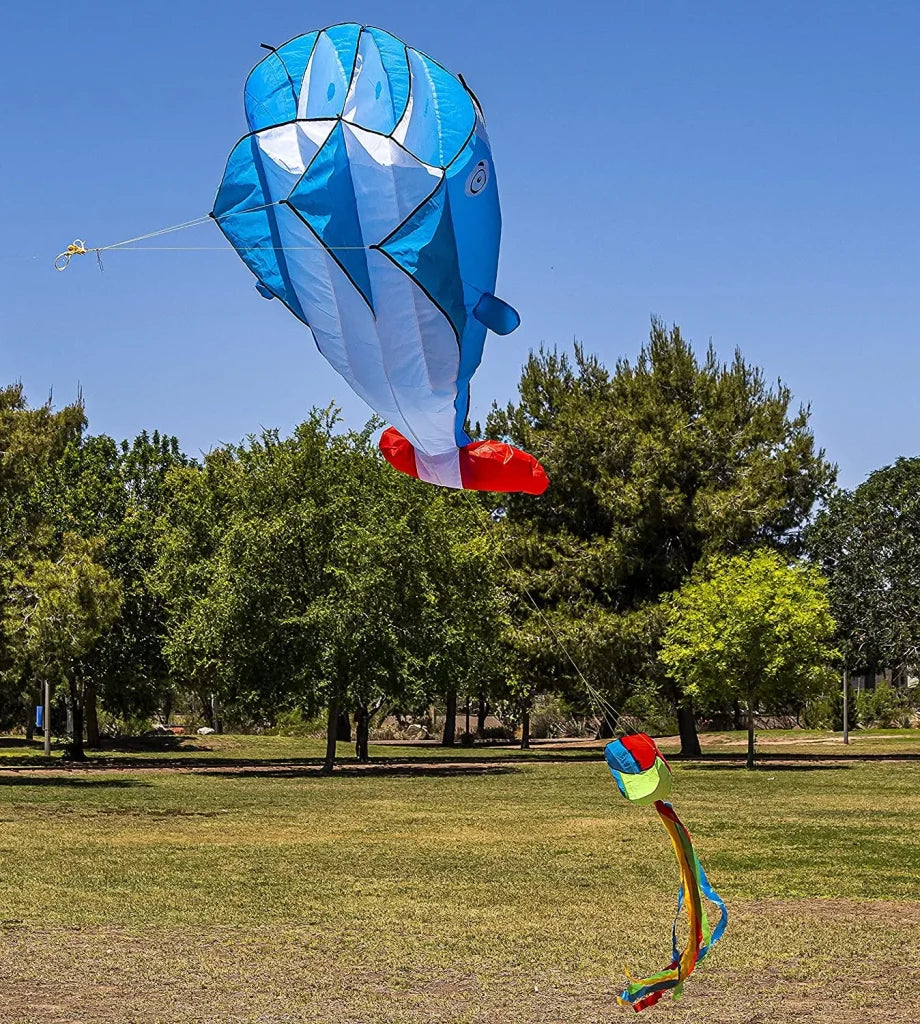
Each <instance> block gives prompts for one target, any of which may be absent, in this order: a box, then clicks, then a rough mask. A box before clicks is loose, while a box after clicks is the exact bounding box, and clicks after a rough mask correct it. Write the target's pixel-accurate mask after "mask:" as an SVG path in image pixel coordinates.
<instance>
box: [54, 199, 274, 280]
mask: <svg viewBox="0 0 920 1024" xmlns="http://www.w3.org/2000/svg"><path fill="white" fill-rule="evenodd" d="M277 205H278V202H274V203H265V204H263V205H262V206H253V207H252V208H251V209H248V210H241V211H240V213H258V212H259V211H260V210H267V209H268V208H269V207H270V206H277ZM227 216H230V217H232V216H234V214H232V213H231V214H228V215H227ZM210 220H212V217H211V215H210V214H206V215H205V216H203V217H193V218H192V219H191V220H186V221H183V222H182V223H181V224H170V225H169V227H165V228H158V229H157V230H156V231H148V232H147V234H145V235H137V236H136V237H135V238H125V239H123V240H122V241H121V242H112V243H110V244H109V245H94V246H87V244H86V243H85V242H84V241H83V240H82V239H80V238H77V239H75V240H74V241H73V242H72V243H71V244H70V245H68V246H67V248H66V249H65V250H64V251H63V252H60V253H58V255H57V256H56V257H55V259H54V269H55V270H66V269H67V267H68V266H69V264H70V261H71V259H72V258H73V257H74V256H85V255H86V254H87V253H88V252H94V253H95V254H96V258H97V259H101V253H103V252H107V251H109V250H110V249H125V248H128V247H132V248H138V249H141V248H144V247H143V246H135V244H134V243H135V242H146V241H147V239H148V238H159V237H160V236H161V235H170V234H172V233H173V232H175V231H185V230H187V229H188V228H195V227H198V226H199V225H200V224H207V223H208V221H210ZM149 248H159V247H158V246H151V247H149ZM207 248H210V246H209V247H207Z"/></svg>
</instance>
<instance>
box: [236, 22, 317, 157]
mask: <svg viewBox="0 0 920 1024" xmlns="http://www.w3.org/2000/svg"><path fill="white" fill-rule="evenodd" d="M332 27H333V26H332V25H330V26H329V28H332ZM323 31H325V29H320V30H319V31H317V33H316V39H314V40H313V44H312V46H311V47H310V55H309V56H308V57H307V63H306V64H305V65H304V74H306V69H307V68H308V67H309V66H310V60H311V59H312V57H313V51H314V50H315V49H316V40H317V39H319V37H320V32H323ZM309 35H311V33H310V32H301V33H300V35H298V36H292V37H291V38H290V39H288V41H287V42H286V43H282V44H281V46H277V47H275V49H274V50H273V51H272V53H277V52H278V50H281V49H283V48H284V47H285V46H287V45H288V43H293V42H294V40H295V39H303V37H304V36H309ZM272 53H267V54H265V56H264V57H263V58H262V59H261V60H260V61H257V62H256V63H255V64H253V66H252V67H251V68H250V69H249V74H248V75H247V76H246V80H245V81H244V82H243V109H244V110H245V109H246V90H247V89H248V88H249V79H250V78H252V76H253V75H254V74H255V72H256V68H259V67H261V66H262V65H263V64H264V63H265V62H266V61H267V60H268V59H269V58H270V57H271V56H272ZM280 59H281V58H280V57H279V60H280ZM282 64H284V61H283V60H282ZM284 70H285V73H286V74H287V76H288V80H290V78H291V76H290V73H289V72H288V70H287V65H286V64H285V65H284ZM301 84H302V83H301ZM298 102H299V101H298V97H297V95H296V94H295V96H294V113H295V115H296V113H297V104H298ZM246 121H247V122H249V118H248V116H247V118H246ZM249 127H250V128H252V124H251V122H249ZM256 130H257V129H253V131H256ZM249 134H252V132H250V133H249ZM244 138H245V136H244ZM240 141H242V139H241V140H240Z"/></svg>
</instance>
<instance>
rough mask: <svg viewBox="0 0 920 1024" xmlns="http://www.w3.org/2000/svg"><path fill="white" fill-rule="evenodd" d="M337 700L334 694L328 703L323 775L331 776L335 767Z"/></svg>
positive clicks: (337, 720) (337, 721) (337, 722)
mask: <svg viewBox="0 0 920 1024" xmlns="http://www.w3.org/2000/svg"><path fill="white" fill-rule="evenodd" d="M338 724H339V698H338V694H336V695H335V696H334V697H333V698H332V699H331V700H330V701H329V714H328V715H327V716H326V758H325V760H324V761H323V769H322V774H323V775H331V774H332V769H333V768H334V767H335V741H336V738H337V735H338V732H337V730H338Z"/></svg>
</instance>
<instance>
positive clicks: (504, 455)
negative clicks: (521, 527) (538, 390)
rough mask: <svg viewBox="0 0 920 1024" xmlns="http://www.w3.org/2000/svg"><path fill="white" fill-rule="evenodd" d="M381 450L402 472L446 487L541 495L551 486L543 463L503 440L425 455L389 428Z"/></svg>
mask: <svg viewBox="0 0 920 1024" xmlns="http://www.w3.org/2000/svg"><path fill="white" fill-rule="evenodd" d="M380 451H381V452H382V453H383V457H384V458H385V459H386V460H387V462H389V464H390V465H391V466H393V467H394V468H395V469H398V470H399V471H400V472H401V473H406V474H407V475H408V476H413V477H415V478H416V479H418V480H427V481H428V483H433V484H441V485H442V486H445V487H457V488H463V489H464V490H468V491H498V492H504V493H518V492H519V493H522V494H542V493H543V492H544V491H545V490H546V488H547V487H548V486H549V479H548V477H547V476H546V471H545V470H544V469H543V467H542V466H541V465H540V463H539V462H537V460H536V459H535V458H534V457H533V456H532V455H528V454H527V452H522V451H521V450H520V448H514V447H512V446H511V445H510V444H505V442H504V441H473V442H471V443H470V444H466V445H464V446H463V447H462V448H455V449H452V450H451V451H449V452H444V453H442V454H441V455H425V454H424V453H422V452H420V451H418V450H417V449H416V448H415V447H414V446H413V445H412V442H411V441H410V440H409V439H408V438H406V437H403V435H402V434H400V432H399V431H398V430H397V429H396V427H387V429H386V430H385V431H384V432H383V436H382V437H381V438H380Z"/></svg>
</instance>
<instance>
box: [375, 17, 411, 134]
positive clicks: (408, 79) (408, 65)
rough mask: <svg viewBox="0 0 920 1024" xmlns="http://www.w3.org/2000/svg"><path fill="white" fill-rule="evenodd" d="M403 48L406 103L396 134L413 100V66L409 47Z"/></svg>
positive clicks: (397, 120) (396, 126) (396, 125)
mask: <svg viewBox="0 0 920 1024" xmlns="http://www.w3.org/2000/svg"><path fill="white" fill-rule="evenodd" d="M380 31H381V32H382V31H383V29H380ZM402 48H403V56H404V57H405V58H406V102H405V103H404V104H403V108H402V113H401V114H400V115H399V117H397V118H396V123H395V124H394V125H393V131H394V132H395V131H396V129H397V128H398V127H399V125H400V124H402V119H403V118H404V117H405V116H406V111H407V110H408V109H409V101H410V100H411V99H412V64H411V63H410V61H409V47H408V46H406V44H405V43H403V44H402ZM392 95H393V94H392V93H391V94H390V96H391V98H392ZM393 114H394V116H395V114H396V111H395V110H394V111H393ZM391 134H392V132H391ZM393 141H394V142H396V139H394V140H393ZM396 144H397V146H398V145H399V143H398V142H396Z"/></svg>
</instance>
